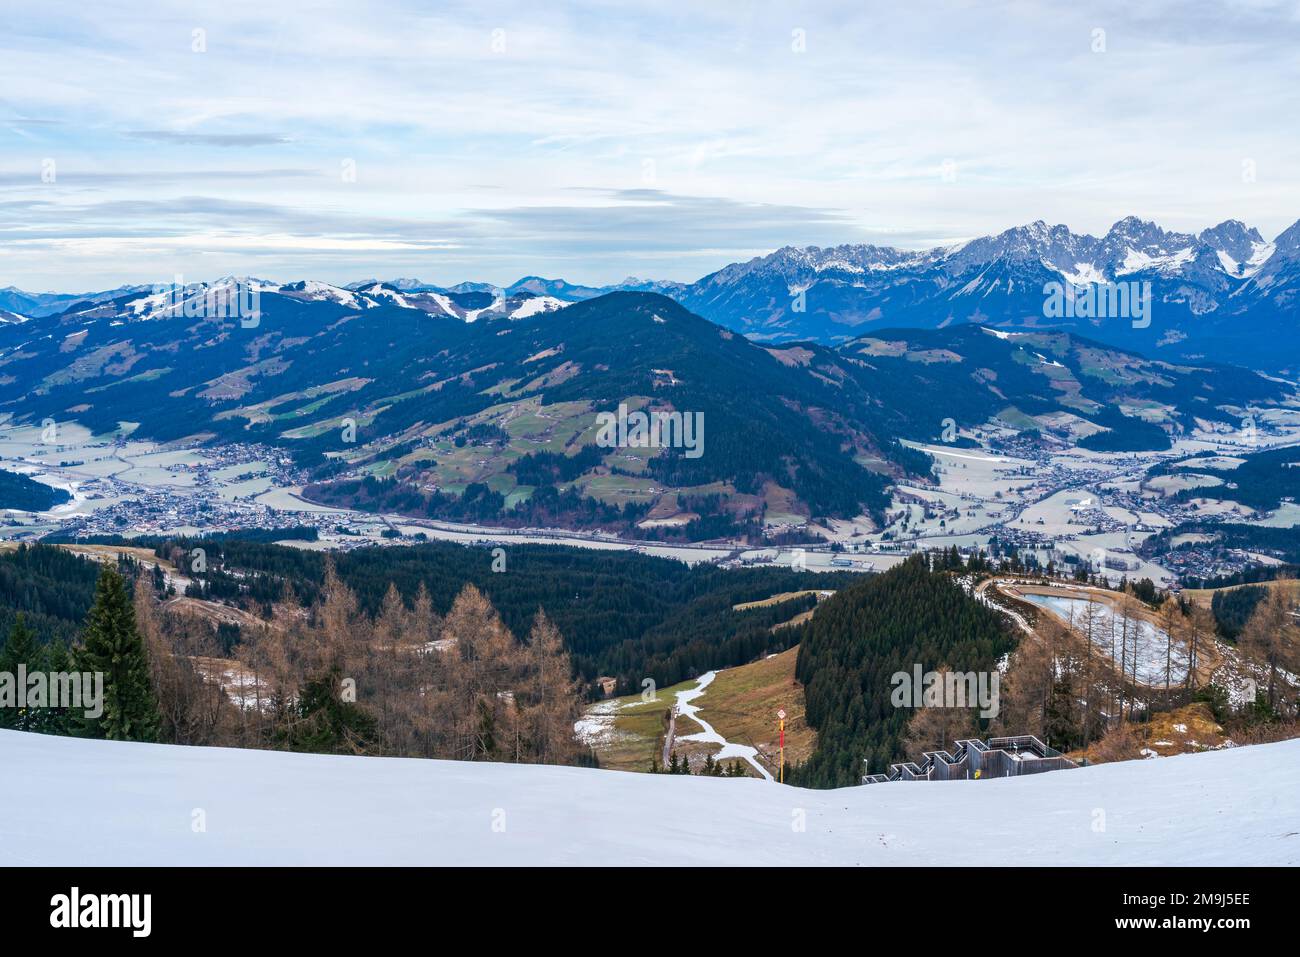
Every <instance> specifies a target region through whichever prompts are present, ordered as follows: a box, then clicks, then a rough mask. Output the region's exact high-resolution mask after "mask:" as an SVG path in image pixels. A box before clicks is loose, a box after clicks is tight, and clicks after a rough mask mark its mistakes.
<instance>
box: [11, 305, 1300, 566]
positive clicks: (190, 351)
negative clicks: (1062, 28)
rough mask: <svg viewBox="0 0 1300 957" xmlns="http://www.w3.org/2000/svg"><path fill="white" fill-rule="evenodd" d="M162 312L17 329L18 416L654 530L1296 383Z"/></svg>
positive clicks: (633, 315)
mask: <svg viewBox="0 0 1300 957" xmlns="http://www.w3.org/2000/svg"><path fill="white" fill-rule="evenodd" d="M299 292H300V293H301V291H299ZM465 294H466V295H469V294H470V293H465ZM142 301H144V300H140V299H138V298H132V296H131V295H127V296H124V297H122V299H120V300H116V301H112V302H109V303H100V304H98V305H95V306H93V307H91V308H88V309H81V310H76V309H74V310H70V311H68V312H66V313H63V314H60V315H56V316H49V317H44V318H40V319H32V320H29V321H27V322H24V323H20V324H18V325H12V326H0V369H2V370H3V375H2V376H0V412H9V413H11V414H13V415H14V416H15V417H16V418H17V419H18V420H19V421H22V422H26V423H36V422H40V421H42V420H44V419H45V418H52V419H54V420H55V421H59V422H62V421H69V420H71V421H76V422H79V423H81V424H83V425H86V426H88V427H90V428H91V429H92V430H94V431H96V432H99V433H114V432H116V431H117V430H118V429H119V427H120V423H123V422H128V423H138V424H139V427H138V429H136V431H135V432H134V434H135V435H136V436H142V437H149V438H153V439H159V440H188V441H193V442H209V443H226V442H234V441H246V442H258V443H265V444H267V445H270V446H273V447H277V448H280V449H283V450H284V451H285V453H286V454H287V455H289V456H292V457H293V458H294V459H295V460H296V461H297V462H298V463H299V464H300V465H301V466H302V467H303V468H304V469H308V470H310V473H311V475H312V476H313V477H314V479H315V481H314V483H313V484H312V485H311V486H310V488H309V489H308V496H309V497H311V498H315V499H317V500H319V501H325V502H329V503H332V504H341V505H349V506H354V507H358V508H363V509H375V510H385V511H394V512H400V513H404V514H411V515H418V516H425V517H438V518H445V519H451V520H457V521H466V522H478V523H488V522H491V523H501V524H514V525H529V526H536V525H551V526H564V527H571V528H602V529H607V530H611V531H616V532H620V533H635V534H637V535H638V536H639V537H660V538H667V539H687V540H695V541H699V540H707V539H713V538H723V537H729V538H736V537H746V538H749V539H750V540H757V539H760V538H762V537H763V534H764V529H765V528H767V529H771V528H773V527H777V526H789V525H798V524H802V523H803V522H805V521H807V520H818V519H828V518H849V517H854V516H857V515H861V514H867V515H874V516H879V514H880V513H881V511H882V509H883V508H884V507H885V506H886V505H887V503H888V492H887V489H888V485H889V484H890V483H891V482H893V481H897V480H901V479H903V478H906V479H907V480H909V481H922V482H924V481H925V480H926V476H927V474H928V472H929V468H930V462H929V459H928V457H927V456H925V455H923V454H921V453H918V452H916V451H914V450H912V449H910V448H908V447H906V446H904V445H903V444H901V441H900V440H903V439H915V440H922V441H934V440H936V439H938V438H939V437H940V436H941V435H942V433H943V432H944V431H945V429H946V427H947V423H948V422H949V421H951V422H952V423H954V424H955V425H957V426H961V427H971V426H979V425H982V424H985V423H988V422H990V421H995V422H998V423H1000V424H1002V425H1004V426H1007V427H1010V428H1012V429H1016V430H1022V431H1027V432H1032V433H1041V434H1044V435H1046V436H1049V437H1051V436H1053V435H1054V436H1055V438H1056V439H1058V440H1060V441H1065V442H1069V443H1078V444H1083V445H1088V446H1091V447H1094V448H1099V449H1104V450H1120V451H1122V450H1133V449H1151V448H1157V449H1158V448H1164V447H1167V445H1168V443H1169V441H1170V437H1171V436H1172V435H1178V434H1181V433H1184V432H1185V431H1187V430H1188V429H1189V428H1191V427H1192V426H1193V425H1194V421H1195V420H1196V419H1203V420H1218V421H1221V422H1231V423H1234V424H1235V423H1238V422H1239V421H1240V415H1241V413H1242V409H1244V408H1246V407H1248V406H1251V405H1252V404H1260V403H1262V404H1268V403H1271V402H1276V401H1280V400H1281V399H1282V398H1283V396H1285V395H1286V394H1287V390H1288V388H1289V387H1288V386H1287V385H1286V384H1285V383H1282V382H1279V381H1276V380H1271V379H1267V378H1265V377H1263V376H1260V375H1258V374H1256V373H1253V372H1248V371H1245V370H1241V369H1235V368H1231V367H1222V366H1216V365H1213V364H1208V363H1195V364H1172V363H1167V362H1158V361H1152V360H1148V359H1144V358H1142V357H1140V356H1138V355H1135V354H1132V353H1126V352H1122V351H1119V350H1115V349H1110V348H1107V347H1104V346H1101V345H1099V344H1097V343H1095V342H1091V341H1089V340H1086V339H1082V338H1078V337H1076V336H1073V335H1071V334H1068V333H1039V332H1034V333H1005V332H1001V331H997V330H991V329H986V328H984V327H980V326H973V325H958V326H954V327H953V328H948V329H941V330H930V331H924V330H910V331H897V330H895V331H888V330H883V331H881V332H879V333H877V334H876V335H873V336H871V337H868V338H861V339H855V340H852V341H850V342H847V343H845V344H844V345H842V346H841V347H840V348H838V349H829V348H826V347H824V346H819V345H815V344H812V343H798V344H787V345H783V346H781V347H764V346H760V345H757V344H755V343H752V342H750V341H748V340H747V339H745V338H743V337H742V336H739V335H737V334H735V333H733V332H731V331H729V330H727V329H724V328H721V327H719V326H717V325H714V324H712V323H710V322H708V321H706V320H704V319H702V318H700V317H698V316H696V315H693V314H692V313H690V312H688V311H687V310H686V309H684V308H683V307H681V306H679V305H678V304H676V303H675V302H673V301H672V300H670V299H668V298H666V297H664V296H662V295H658V294H654V293H641V292H619V293H613V294H610V295H604V296H600V297H597V298H593V299H588V300H586V301H583V302H580V303H577V304H574V305H571V306H568V307H566V308H565V309H563V310H560V311H558V312H554V313H551V314H547V315H534V316H531V317H528V318H522V319H512V320H507V319H492V318H490V317H483V318H481V319H479V320H478V321H475V322H472V323H467V322H465V321H463V320H462V319H459V318H451V317H446V316H439V315H434V314H430V313H428V312H426V311H424V310H422V309H419V308H415V307H414V306H412V305H410V304H409V303H407V304H405V305H404V304H403V300H402V299H401V297H399V298H397V299H392V298H381V299H380V300H377V301H375V302H373V303H371V304H369V305H366V306H361V305H358V304H356V303H350V302H349V301H348V300H347V299H346V298H342V299H340V298H337V297H335V298H328V297H327V298H302V296H301V295H294V294H291V292H290V291H285V290H274V291H272V290H264V291H262V292H261V293H260V310H261V311H260V313H259V315H258V316H257V318H256V322H253V323H251V324H250V325H247V326H245V324H244V323H243V322H242V321H241V320H240V319H238V318H233V317H227V318H219V317H206V316H204V315H199V316H191V315H186V314H183V313H173V312H168V311H150V310H149V309H146V308H143V307H141V306H140V303H141V302H142ZM642 411H653V412H659V413H664V414H675V415H678V416H679V417H681V421H682V422H683V423H685V422H687V421H688V420H689V421H690V423H691V424H692V425H694V426H697V428H696V432H697V434H695V435H693V436H692V437H691V439H692V440H693V441H688V440H687V437H686V436H685V434H684V433H682V432H680V431H679V432H678V433H677V435H676V436H675V438H668V439H666V440H665V441H664V442H663V443H661V444H659V445H656V444H655V443H653V442H647V443H640V444H638V441H637V440H636V439H635V438H633V437H631V436H630V435H628V434H627V433H626V431H625V432H624V434H623V435H622V436H621V437H615V436H613V435H612V434H609V433H606V434H602V427H601V425H600V419H599V417H600V416H601V415H602V414H608V415H610V416H612V417H613V416H623V415H626V414H629V413H631V414H635V413H637V412H642Z"/></svg>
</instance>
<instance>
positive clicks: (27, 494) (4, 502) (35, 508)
mask: <svg viewBox="0 0 1300 957" xmlns="http://www.w3.org/2000/svg"><path fill="white" fill-rule="evenodd" d="M71 499H72V496H71V495H69V494H68V493H67V492H66V491H64V490H63V489H61V488H54V487H53V486H50V485H46V484H45V483H44V482H37V481H35V480H33V479H30V478H28V477H27V476H26V475H21V474H19V473H18V472H9V471H6V470H4V469H0V508H15V509H20V510H22V511H24V512H44V511H47V510H49V509H51V508H53V507H54V506H56V505H62V504H63V503H64V502H67V501H70V500H71Z"/></svg>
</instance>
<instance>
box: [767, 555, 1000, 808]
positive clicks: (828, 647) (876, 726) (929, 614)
mask: <svg viewBox="0 0 1300 957" xmlns="http://www.w3.org/2000/svg"><path fill="white" fill-rule="evenodd" d="M799 642H800V645H799V660H798V664H797V666H796V668H795V676H796V677H797V678H798V679H799V680H800V681H801V682H803V684H804V686H805V689H806V691H805V696H806V699H807V717H808V723H809V724H810V725H811V726H812V727H813V728H814V729H815V730H816V732H817V750H816V751H815V752H814V753H813V755H812V758H811V759H810V760H809V761H808V763H807V764H805V765H803V766H801V767H799V768H797V769H796V775H795V776H794V778H792V780H794V781H795V782H796V783H799V784H803V785H806V786H809V787H844V786H846V785H851V784H856V783H857V782H858V781H859V780H860V779H861V777H862V775H863V774H865V773H867V772H868V771H870V772H873V773H874V772H876V771H881V770H886V769H887V767H888V765H889V763H890V762H891V761H896V760H899V759H900V758H901V757H902V753H901V752H902V740H903V736H904V734H905V732H906V728H907V723H908V721H909V720H910V719H911V718H912V716H913V714H914V713H915V712H914V711H913V709H911V708H899V707H895V706H894V704H893V702H892V700H891V692H892V691H893V685H892V683H891V676H892V675H894V674H895V673H898V672H903V673H906V674H910V673H911V672H912V669H913V668H914V667H915V666H917V665H919V666H920V668H921V670H922V671H923V672H927V671H939V670H941V669H942V668H945V667H946V668H950V669H951V670H953V671H958V672H965V671H985V672H987V671H989V670H991V669H993V668H994V666H995V665H996V663H997V660H998V658H999V657H1001V656H1002V655H1003V654H1006V653H1007V652H1009V651H1011V650H1012V649H1013V648H1014V647H1015V638H1014V636H1013V635H1012V634H1011V632H1010V631H1009V630H1008V626H1007V625H1006V623H1005V622H1004V620H1003V619H1002V617H1001V616H1000V615H999V614H998V613H997V612H995V611H993V610H991V609H989V608H988V607H986V606H985V605H983V604H980V603H979V602H978V601H976V600H975V599H974V598H972V597H970V596H969V595H967V594H966V592H965V591H963V589H962V588H961V586H960V585H958V584H957V582H956V581H955V580H954V579H953V577H952V576H951V575H948V574H946V573H941V572H931V571H929V570H928V568H927V566H926V564H925V561H924V559H922V558H921V557H919V556H917V557H913V558H909V559H908V560H907V561H906V562H904V563H903V564H901V565H897V566H895V567H894V568H892V569H890V570H889V571H887V572H885V573H884V574H882V575H876V576H872V577H869V578H867V579H865V580H863V581H862V582H860V583H858V584H855V585H852V586H850V587H848V588H844V589H841V590H840V591H839V592H837V593H836V594H835V595H834V596H832V597H831V598H829V599H827V600H826V601H825V602H824V603H823V604H822V605H821V607H819V608H818V609H817V614H816V615H814V616H813V617H812V619H811V620H810V621H809V622H808V623H807V624H806V625H803V626H802V627H801V628H800V629H799ZM864 761H865V762H866V763H865V764H864Z"/></svg>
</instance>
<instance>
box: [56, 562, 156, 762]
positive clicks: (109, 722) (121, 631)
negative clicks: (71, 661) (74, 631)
mask: <svg viewBox="0 0 1300 957" xmlns="http://www.w3.org/2000/svg"><path fill="white" fill-rule="evenodd" d="M75 659H76V663H77V670H78V671H88V672H91V673H95V672H99V673H102V674H103V676H104V702H103V713H102V714H100V715H99V717H97V718H87V717H84V716H80V715H78V716H77V718H76V720H77V726H78V730H79V731H80V732H81V733H82V734H84V735H85V736H86V737H91V738H108V739H109V740H112V741H156V740H157V739H158V731H159V727H160V725H161V719H160V717H159V714H158V703H157V701H156V700H155V699H154V694H153V687H152V683H151V681H150V678H149V661H148V658H147V656H146V654H145V648H144V641H143V640H142V639H141V637H140V633H139V631H138V630H137V629H136V625H135V609H134V607H133V606H132V603H131V598H130V596H129V595H127V592H126V584H125V582H124V581H123V580H122V576H121V575H120V574H118V572H117V569H116V568H114V567H113V566H112V565H105V566H104V568H103V570H101V571H100V573H99V580H98V582H96V584H95V603H94V604H93V605H92V606H91V608H90V611H89V613H88V614H87V615H86V629H85V634H84V641H83V644H82V645H81V646H80V647H79V648H77V650H76V656H75Z"/></svg>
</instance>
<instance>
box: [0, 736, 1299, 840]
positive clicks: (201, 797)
mask: <svg viewBox="0 0 1300 957" xmlns="http://www.w3.org/2000/svg"><path fill="white" fill-rule="evenodd" d="M0 767H3V768H4V777H5V786H4V787H3V788H0V822H2V823H0V865H30V864H61V865H109V864H127V865H143V864H182V865H187V864H193V865H210V864H217V865H227V864H586V865H590V864H665V865H668V864H672V865H690V864H753V865H778V864H783V865H792V864H877V865H879V864H972V865H974V864H978V865H999V864H1147V865H1160V864H1173V865H1185V864H1206V865H1223V864H1245V865H1251V864H1275V865H1276V864H1292V865H1294V864H1298V863H1300V833H1298V832H1300V827H1298V826H1297V821H1300V741H1289V742H1284V743H1281V744H1272V745H1260V746H1257V747H1251V748H1237V749H1232V750H1227V751H1219V752H1214V753H1206V754H1198V755H1189V756H1184V757H1174V758H1162V759H1160V760H1153V761H1143V762H1130V763H1123V764H1110V765H1104V766H1100V767H1094V768H1086V769H1081V770H1077V771H1059V772H1055V773H1051V774H1043V775H1038V776H1034V777H1026V778H1019V779H1007V780H998V781H970V782H964V781H963V782H950V783H938V782H935V783H918V784H882V785H872V786H869V787H860V788H849V789H845V790H839V791H804V790H799V789H796V788H789V787H783V786H781V785H777V784H769V783H766V782H763V781H759V780H757V779H744V780H729V779H722V778H695V777H692V778H682V777H670V776H666V775H665V776H653V775H643V774H627V773H621V772H617V771H596V770H584V769H577V768H557V767H528V766H517V765H506V764H466V763H458V762H447V761H418V760H409V759H398V758H349V757H329V756H321V755H302V754H285V753H280V752H271V751H242V750H234V749H218V748H182V747H172V746H165V745H144V744H120V743H112V742H101V741H83V740H77V739H72V738H54V737H43V736H39V735H31V734H23V733H19V732H12V731H3V732H0ZM200 812H201V815H202V818H203V821H204V823H205V826H206V829H205V830H202V831H197V830H195V827H194V823H193V822H195V821H196V820H198V814H199V813H200ZM801 820H802V821H803V822H804V823H805V825H806V826H805V829H803V830H799V824H800V822H801Z"/></svg>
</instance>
